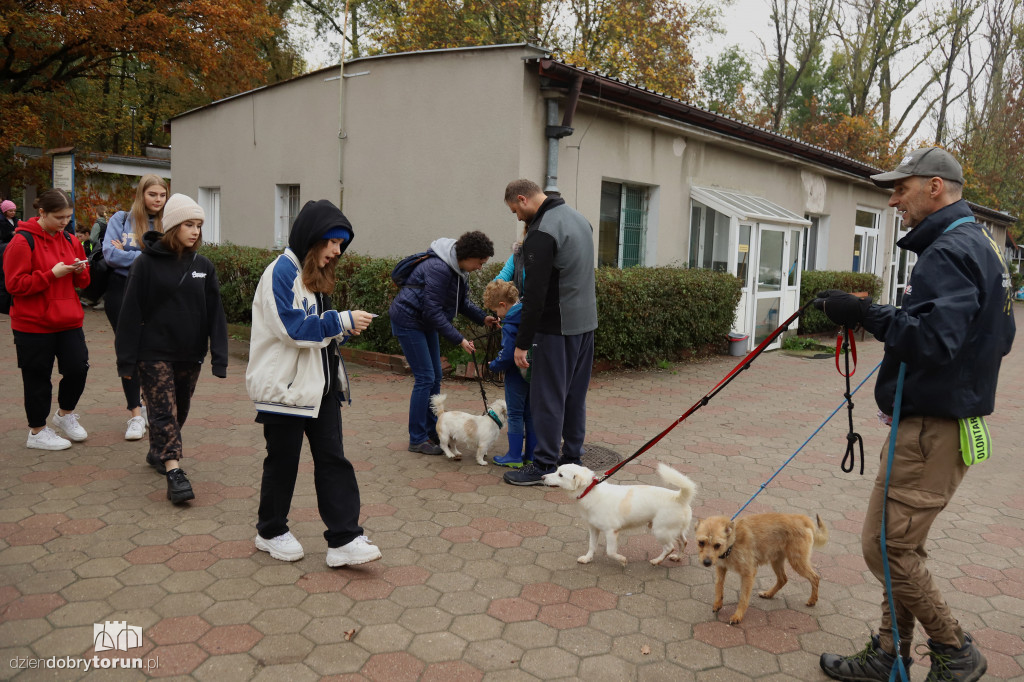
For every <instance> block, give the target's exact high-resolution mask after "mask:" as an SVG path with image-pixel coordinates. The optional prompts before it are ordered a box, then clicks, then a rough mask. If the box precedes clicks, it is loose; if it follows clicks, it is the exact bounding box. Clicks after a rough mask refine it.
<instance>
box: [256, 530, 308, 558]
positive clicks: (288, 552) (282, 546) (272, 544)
mask: <svg viewBox="0 0 1024 682" xmlns="http://www.w3.org/2000/svg"><path fill="white" fill-rule="evenodd" d="M256 549H258V550H260V551H261V552H268V553H269V554H270V556H272V557H274V558H275V559H277V560H278V561H298V560H299V559H301V558H302V557H304V556H305V555H306V554H305V552H303V551H302V545H300V544H299V541H298V540H296V539H295V536H294V535H292V534H291V532H287V533H282V534H281V535H278V536H277V537H276V538H270V539H269V540H268V539H267V538H265V537H263V536H261V535H257V536H256Z"/></svg>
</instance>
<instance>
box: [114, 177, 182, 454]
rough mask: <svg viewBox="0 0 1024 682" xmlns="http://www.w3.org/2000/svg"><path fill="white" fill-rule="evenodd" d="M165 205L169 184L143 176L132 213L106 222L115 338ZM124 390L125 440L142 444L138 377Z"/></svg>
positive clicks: (124, 383)
mask: <svg viewBox="0 0 1024 682" xmlns="http://www.w3.org/2000/svg"><path fill="white" fill-rule="evenodd" d="M165 203H167V183H166V182H164V179H163V178H161V177H160V176H158V175H152V174H150V175H143V176H142V179H141V180H139V186H138V187H137V188H136V190H135V201H134V202H133V203H132V208H131V210H130V211H118V212H117V213H115V214H114V215H113V216H111V217H110V220H109V221H108V222H107V231H106V232H105V233H104V235H103V260H105V261H106V262H107V265H108V266H109V267H110V270H111V272H110V278H109V279H108V280H107V291H106V294H105V296H106V299H105V300H106V305H105V307H104V312H105V313H106V314H107V320H108V321H109V322H110V326H111V327H112V328H113V330H114V333H115V334H117V320H118V317H119V316H120V314H121V303H122V301H124V290H125V287H127V286H128V269H129V268H130V267H131V265H132V263H134V262H135V259H136V258H138V257H139V256H141V255H142V250H143V249H144V248H145V243H144V242H143V240H142V237H143V235H145V234H146V233H147V232H149V231H150V230H155V231H157V232H161V233H162V232H163V231H164V229H163V222H162V218H163V212H164V204H165ZM121 389H122V390H123V391H124V399H125V402H126V403H127V405H126V407H127V408H128V411H129V412H130V413H131V415H130V417H129V418H128V428H127V430H126V431H125V432H124V437H125V440H140V439H141V438H142V437H143V436H145V435H146V419H145V417H143V416H142V400H141V397H140V396H141V390H140V387H139V377H138V374H135V375H133V376H132V378H130V379H126V378H124V377H122V378H121Z"/></svg>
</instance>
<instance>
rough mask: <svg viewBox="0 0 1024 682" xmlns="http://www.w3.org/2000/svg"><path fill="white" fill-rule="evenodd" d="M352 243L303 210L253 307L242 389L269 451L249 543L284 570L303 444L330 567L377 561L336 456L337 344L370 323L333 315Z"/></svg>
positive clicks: (342, 230) (353, 488)
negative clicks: (339, 274)
mask: <svg viewBox="0 0 1024 682" xmlns="http://www.w3.org/2000/svg"><path fill="white" fill-rule="evenodd" d="M353 235H354V232H353V230H352V225H351V223H349V221H348V219H347V218H346V217H345V215H344V214H343V213H342V212H341V211H339V210H338V208H337V207H335V206H334V205H333V204H331V203H330V202H329V201H326V200H321V201H316V202H313V201H310V202H307V203H306V205H305V206H303V207H302V210H301V211H300V212H299V215H298V216H297V217H296V218H295V223H294V224H293V225H292V229H291V233H290V235H289V238H288V248H287V249H285V252H284V253H283V254H282V255H280V256H278V258H277V259H276V260H275V261H274V262H273V263H271V264H270V265H269V266H268V267H267V269H266V271H265V272H264V273H263V276H262V277H261V278H260V283H259V286H258V287H257V289H256V297H255V299H254V300H253V304H252V337H251V340H250V345H249V366H248V369H247V371H246V374H245V383H246V387H247V388H248V391H249V397H250V398H252V400H253V402H254V403H255V404H256V410H257V416H256V421H257V422H258V423H260V424H262V425H263V435H264V438H265V440H266V443H267V456H266V459H264V461H263V482H262V485H261V487H260V506H259V518H258V521H257V524H256V530H257V533H258V534H257V535H256V541H255V542H256V548H257V549H258V550H261V551H264V552H268V553H269V554H270V555H271V556H272V557H274V558H275V559H279V560H282V561H298V560H299V559H301V558H302V557H303V556H304V552H303V549H302V545H301V544H299V541H298V540H296V539H295V537H294V536H293V535H292V534H291V532H289V530H288V511H289V508H290V507H291V500H292V494H293V492H294V490H295V479H296V476H297V474H298V468H299V452H300V450H301V449H302V439H303V437H305V438H306V439H307V440H308V441H309V448H310V451H311V452H312V455H313V466H314V469H313V477H314V482H315V487H316V492H317V506H318V508H319V510H320V517H321V518H322V519H323V521H324V523H325V524H326V526H327V531H326V532H325V533H324V538H325V539H326V540H327V565H328V566H332V567H336V566H347V565H352V564H362V563H366V562H368V561H374V560H376V559H379V558H380V550H379V549H377V548H376V547H375V546H374V545H372V544H371V543H370V542H369V540H367V538H366V536H365V535H363V529H362V528H361V527H360V526H359V485H358V483H357V482H356V476H355V470H354V469H353V467H352V464H351V463H350V462H349V461H348V460H347V459H346V458H345V452H344V448H343V446H342V429H341V404H342V401H343V400H344V401H348V400H349V383H348V377H347V375H346V374H345V365H344V363H343V362H342V361H341V358H340V357H339V354H338V341H339V339H340V340H342V341H344V339H345V338H346V337H347V336H349V335H352V334H358V333H359V332H360V331H362V330H364V329H366V328H367V327H368V326H369V324H370V320H372V319H373V316H372V315H370V314H369V313H367V312H365V311H363V310H346V311H337V310H333V309H332V308H331V300H330V294H331V293H332V292H333V291H334V286H335V269H336V267H337V263H338V258H339V257H340V256H341V254H342V252H343V251H344V250H345V249H346V248H347V247H348V245H349V244H350V243H351V242H352V237H353Z"/></svg>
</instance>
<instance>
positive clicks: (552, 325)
mask: <svg viewBox="0 0 1024 682" xmlns="http://www.w3.org/2000/svg"><path fill="white" fill-rule="evenodd" d="M505 205H506V206H507V207H508V208H509V210H510V211H512V213H514V214H515V216H516V217H517V218H518V219H519V220H521V221H523V222H524V223H526V239H525V240H523V262H524V263H525V266H526V273H525V275H524V278H525V286H526V293H525V294H524V295H523V312H522V320H521V322H520V324H519V332H518V334H517V335H516V351H515V363H516V366H517V367H520V368H522V369H527V368H530V367H531V366H532V377H531V381H530V405H531V409H532V411H533V414H534V415H536V416H537V417H538V418H537V419H536V420H535V421H534V426H535V428H536V431H537V447H536V449H535V450H534V453H533V454H534V456H533V461H532V462H531V463H530V464H527V465H525V466H523V467H522V468H521V469H517V470H515V471H507V472H505V476H504V479H505V482H506V483H509V484H512V485H543V480H542V478H541V477H542V476H543V475H544V474H547V473H551V472H553V471H554V470H555V467H557V466H558V465H560V464H579V463H580V458H581V457H582V455H583V440H584V438H585V436H586V430H587V389H588V387H589V385H590V372H591V369H592V366H593V364H594V330H595V329H597V293H596V287H595V281H594V230H593V228H592V227H591V225H590V223H589V222H587V219H586V218H584V217H583V216H582V215H581V214H580V213H579V212H578V211H576V210H575V209H573V208H571V207H570V206H568V205H567V204H566V203H565V200H564V199H562V198H561V197H557V196H551V197H549V196H547V195H546V194H545V193H544V192H543V191H542V190H541V188H540V186H539V185H537V183H535V182H533V181H531V180H525V179H521V180H513V181H512V182H510V183H509V184H508V185H507V186H506V187H505ZM530 351H532V356H531V357H532V360H528V359H527V354H528V353H529V352H530Z"/></svg>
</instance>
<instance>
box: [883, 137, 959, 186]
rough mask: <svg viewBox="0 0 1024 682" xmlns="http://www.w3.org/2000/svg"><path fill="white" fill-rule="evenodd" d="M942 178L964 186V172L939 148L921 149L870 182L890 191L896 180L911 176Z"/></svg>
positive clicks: (950, 156) (957, 163) (947, 153)
mask: <svg viewBox="0 0 1024 682" xmlns="http://www.w3.org/2000/svg"><path fill="white" fill-rule="evenodd" d="M915 175H916V176H919V177H922V178H942V179H943V180H949V181H951V182H955V183H957V184H958V185H960V186H961V187H962V186H963V184H964V172H963V169H962V168H960V163H959V162H958V161H957V160H956V159H954V158H953V155H952V154H950V153H949V152H947V151H946V150H945V149H942V148H941V147H922V148H921V149H917V150H914V151H912V152H910V153H909V154H907V155H906V156H904V157H903V160H902V161H900V165H898V166H896V170H894V171H890V172H888V173H879V174H878V175H872V176H871V180H872V182H874V183H875V184H876V185H878V186H879V187H885V188H887V189H891V188H892V186H893V185H894V184H895V182H896V181H897V180H902V179H903V178H909V177H913V176H915Z"/></svg>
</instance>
